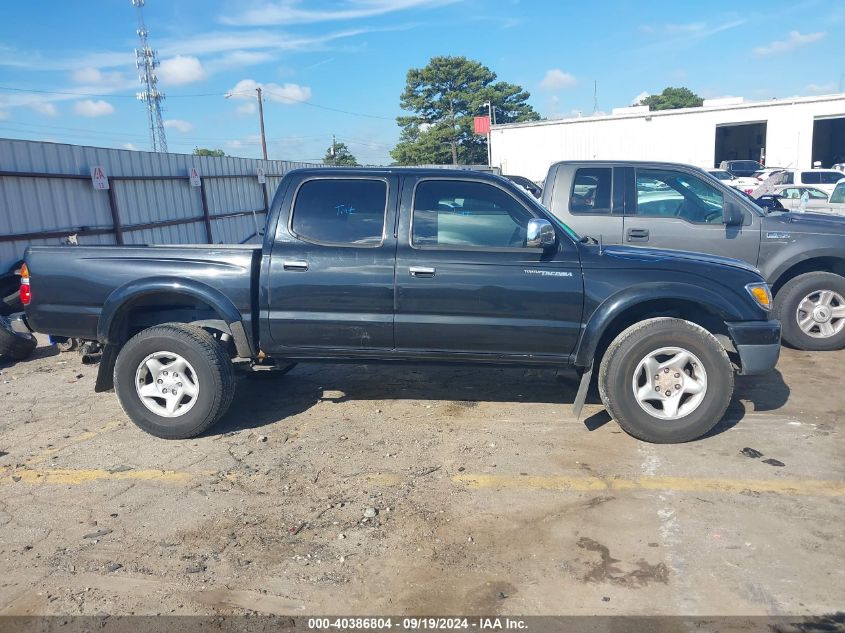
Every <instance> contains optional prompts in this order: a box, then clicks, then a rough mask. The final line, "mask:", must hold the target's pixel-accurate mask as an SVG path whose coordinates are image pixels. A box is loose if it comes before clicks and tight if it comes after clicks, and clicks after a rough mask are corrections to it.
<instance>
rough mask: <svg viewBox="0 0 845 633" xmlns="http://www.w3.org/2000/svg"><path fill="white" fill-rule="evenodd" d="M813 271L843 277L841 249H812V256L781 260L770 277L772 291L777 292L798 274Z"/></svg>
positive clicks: (844, 268) (844, 263)
mask: <svg viewBox="0 0 845 633" xmlns="http://www.w3.org/2000/svg"><path fill="white" fill-rule="evenodd" d="M815 272H822V273H833V274H835V275H839V276H840V277H845V256H843V255H842V252H841V250H840V251H838V252H837V251H835V250H833V249H831V250H830V251H829V252H824V253H818V252H817V251H813V256H812V257H804V256H802V255H799V256H796V257H793V258H792V259H790V260H788V261H786V262H783V263H782V264H781V265H780V266H779V267H778V268H777V269H776V270H775V272H774V273H773V274H772V275H771V277H770V279H771V281H770V282H769V283H770V285H771V287H772V293H773V294H777V293H778V292H779V291H780V289H781V288H783V286H784V285H785V284H786V283H787V282H789V281H792V280H793V279H795V278H796V277H798V276H799V275H804V274H806V273H815Z"/></svg>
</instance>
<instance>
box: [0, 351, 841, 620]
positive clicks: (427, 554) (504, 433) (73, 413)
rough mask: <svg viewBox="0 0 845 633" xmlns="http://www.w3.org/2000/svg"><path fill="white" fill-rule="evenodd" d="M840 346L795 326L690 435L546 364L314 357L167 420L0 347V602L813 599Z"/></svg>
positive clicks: (834, 597) (730, 602)
mask: <svg viewBox="0 0 845 633" xmlns="http://www.w3.org/2000/svg"><path fill="white" fill-rule="evenodd" d="M843 362H845V352H835V353H806V352H797V351H792V350H786V349H785V350H784V353H783V355H782V358H781V362H780V365H779V367H778V371H776V372H773V373H771V374H769V375H768V376H764V377H758V378H742V377H740V378H739V379H738V385H737V393H736V395H735V398H734V402H733V404H732V406H731V409H730V410H729V414H728V416H727V417H726V419H725V420H724V421H723V422H722V423H721V424H720V426H719V427H718V428H717V429H716V431H714V432H713V433H712V434H711V435H710V436H709V437H706V438H704V439H701V440H699V441H696V442H691V443H689V444H684V445H673V446H659V445H650V444H645V443H642V442H639V441H636V440H634V439H632V438H631V437H629V436H627V435H625V434H624V433H622V432H621V431H620V430H619V428H618V426H617V425H616V424H615V423H614V422H613V421H611V420H609V419H608V417H607V415H606V414H605V413H604V412H603V409H602V408H601V406H600V405H599V404H597V403H596V401H595V400H592V404H589V405H588V406H587V408H586V415H587V419H586V420H585V421H582V422H578V421H576V420H575V419H574V418H573V417H572V415H571V413H570V407H569V403H571V401H572V398H573V396H574V392H575V388H576V386H577V385H576V383H575V382H574V379H571V378H568V377H565V376H563V377H561V376H555V374H554V373H552V372H547V371H535V370H514V369H507V370H504V369H484V368H481V369H479V368H439V367H416V366H356V365H318V364H313V365H300V366H298V367H297V368H295V369H294V370H293V371H292V372H290V373H289V374H287V375H286V376H283V377H246V376H245V377H242V378H239V382H238V392H237V395H236V396H235V402H234V404H233V406H232V409H231V411H230V412H229V413H228V414H227V416H226V417H225V419H224V420H223V422H222V423H221V424H219V425H218V426H217V427H215V428H213V429H211V431H210V432H209V433H207V434H206V435H205V436H203V437H201V438H198V439H195V440H185V441H163V440H158V439H156V438H154V437H151V436H149V435H146V434H144V433H143V432H141V431H140V430H138V429H137V428H136V427H135V426H134V425H133V424H132V423H131V422H129V421H128V420H127V418H126V417H125V416H124V415H123V412H122V411H121V409H120V407H119V405H118V402H117V399H116V397H115V396H114V394H113V393H105V394H95V393H93V384H94V378H95V375H96V367H90V366H83V365H82V364H81V362H80V359H79V356H77V355H76V354H75V353H69V354H62V355H59V354H58V353H57V352H56V351H55V349H54V348H51V347H47V346H43V345H42V346H41V347H39V349H38V350H37V351H36V355H35V357H33V358H32V359H31V360H29V361H27V362H22V363H18V364H16V365H12V364H10V363H6V362H4V361H0V412H2V413H0V534H1V535H2V538H0V614H98V613H109V614H159V613H163V614H240V613H248V612H260V613H274V614H294V615H312V614H337V613H349V614H372V613H388V614H394V615H396V614H457V613H463V614H485V615H491V614H521V615H525V614H604V615H614V614H653V613H659V614H685V615H731V614H736V615H746V616H747V615H763V614H767V615H823V614H829V613H832V612H835V611H837V610H839V609H841V608H842V606H843V604H845V547H843V535H844V533H843V530H842V523H843V516H845V513H843V509H844V508H843V499H845V463H843V455H844V454H845V452H843V448H845V446H843V433H842V431H843V425H845V417H843V409H845V407H843V405H842V395H841V394H840V393H839V389H842V387H843V386H845V385H843V380H842V378H841V376H842V366H843ZM743 449H753V451H752V450H745V452H743ZM755 451H756V452H755ZM757 453H760V455H757Z"/></svg>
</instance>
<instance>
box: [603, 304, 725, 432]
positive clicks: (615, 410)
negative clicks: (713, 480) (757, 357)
mask: <svg viewBox="0 0 845 633" xmlns="http://www.w3.org/2000/svg"><path fill="white" fill-rule="evenodd" d="M664 347H678V348H681V349H683V350H686V351H688V352H691V353H692V354H694V355H695V356H696V357H697V358H698V360H699V362H700V363H701V364H702V365H703V366H704V371H705V372H706V378H707V380H706V389H705V390H704V391H703V394H704V395H703V396H702V397H701V399H700V402H699V403H698V405H697V407H695V408H694V409H693V410H691V411H690V412H689V413H687V414H685V415H682V416H681V417H678V418H676V419H672V420H665V419H661V418H660V417H656V416H654V415H652V414H650V413H649V412H648V411H647V410H646V409H645V407H644V406H641V405H640V403H639V401H638V400H637V398H636V396H635V393H634V387H633V382H634V374H635V372H636V371H637V368H638V366H639V364H640V362H641V361H642V360H643V359H645V358H646V357H647V356H648V355H649V354H652V353H653V352H655V351H658V350H660V349H662V348H664ZM690 362H692V361H690ZM687 371H691V370H687ZM693 371H694V370H693ZM677 375H678V374H677V373H674V376H677ZM670 376H671V375H670ZM670 379H671V378H670ZM598 385H599V394H600V396H601V399H602V402H603V403H604V405H605V407H606V408H607V411H608V413H610V415H611V416H612V417H613V418H614V419H615V420H616V422H617V423H618V424H619V426H620V427H622V429H623V430H624V431H625V432H626V433H628V434H629V435H632V436H634V437H635V438H637V439H640V440H643V441H646V442H654V443H657V444H672V443H677V442H688V441H690V440H694V439H696V438H698V437H701V436H702V435H704V434H706V433H707V432H708V431H710V430H711V429H712V428H713V427H715V426H716V425H717V424H718V423H719V421H720V420H721V419H722V416H723V415H724V414H725V411H726V410H727V408H728V404H730V401H731V397H732V395H733V386H734V374H733V367H732V366H731V362H730V359H729V358H728V355H727V353H726V352H725V349H724V347H722V345H721V343H719V341H718V340H716V338H715V337H714V336H713V335H712V334H710V332H708V331H707V330H705V329H704V328H702V327H700V326H699V325H696V324H695V323H691V322H689V321H684V320H682V319H671V318H657V319H648V320H646V321H642V322H640V323H636V324H634V325H632V326H631V327H629V328H628V329H627V330H625V331H624V332H622V333H621V334H619V336H617V337H616V339H614V341H613V342H612V343H611V344H610V347H608V348H607V352H606V353H605V355H604V357H603V358H602V362H601V367H600V369H599V378H598ZM670 388H671V387H670ZM681 393H683V391H682V392H681ZM690 397H692V396H683V395H682V396H681V397H680V398H681V401H682V402H683V401H684V400H683V399H684V398H686V399H687V400H686V401H687V402H688V401H689V398H690ZM683 406H685V405H684V404H682V405H681V407H683ZM654 408H657V407H654ZM681 410H682V409H681Z"/></svg>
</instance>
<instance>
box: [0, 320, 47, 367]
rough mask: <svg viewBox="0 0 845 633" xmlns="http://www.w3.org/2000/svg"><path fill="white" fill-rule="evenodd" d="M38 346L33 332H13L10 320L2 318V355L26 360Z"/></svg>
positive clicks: (0, 348) (0, 327)
mask: <svg viewBox="0 0 845 633" xmlns="http://www.w3.org/2000/svg"><path fill="white" fill-rule="evenodd" d="M36 347H38V341H36V340H35V337H34V336H33V335H32V334H18V333H17V332H13V331H12V329H11V326H10V325H9V321H8V320H7V319H3V318H0V356H5V357H6V358H10V359H11V360H14V361H19V360H26V359H27V358H29V357H30V356H31V355H32V352H34V351H35V348H36Z"/></svg>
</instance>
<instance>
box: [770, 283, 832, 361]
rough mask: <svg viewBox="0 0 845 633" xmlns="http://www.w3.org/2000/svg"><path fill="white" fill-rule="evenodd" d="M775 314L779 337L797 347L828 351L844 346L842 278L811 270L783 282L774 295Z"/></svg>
mask: <svg viewBox="0 0 845 633" xmlns="http://www.w3.org/2000/svg"><path fill="white" fill-rule="evenodd" d="M775 316H776V317H777V318H778V319H779V320H780V322H781V325H782V327H783V340H784V341H786V342H787V343H789V344H790V345H792V346H793V347H796V348H798V349H803V350H808V351H830V350H836V349H842V348H843V347H845V277H840V276H839V275H835V274H834V273H826V272H813V273H805V274H803V275H799V276H798V277H795V278H794V279H790V280H789V281H788V282H786V283H785V284H784V285H783V288H781V289H780V290H779V291H778V293H777V295H776V296H775Z"/></svg>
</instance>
